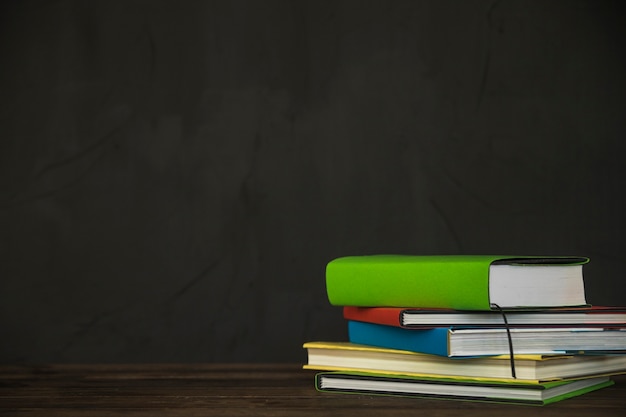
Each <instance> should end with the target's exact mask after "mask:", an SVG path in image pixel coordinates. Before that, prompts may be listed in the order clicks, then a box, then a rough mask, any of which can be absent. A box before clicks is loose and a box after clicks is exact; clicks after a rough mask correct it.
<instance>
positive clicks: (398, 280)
mask: <svg viewBox="0 0 626 417" xmlns="http://www.w3.org/2000/svg"><path fill="white" fill-rule="evenodd" d="M588 261H589V259H588V258H584V257H537V256H535V257H531V256H526V257H524V256H495V255H447V256H444V255H439V256H436V255H435V256H417V255H367V256H347V257H342V258H337V259H334V260H332V261H330V262H329V263H328V264H327V266H326V291H327V295H328V299H329V301H330V303H331V304H332V305H336V306H360V307H430V308H449V309H456V310H491V309H498V308H502V309H504V308H520V307H522V308H523V307H556V306H559V307H561V306H581V305H586V298H585V288H584V281H583V271H582V268H583V265H584V264H585V263H587V262H588Z"/></svg>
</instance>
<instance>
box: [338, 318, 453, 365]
mask: <svg viewBox="0 0 626 417" xmlns="http://www.w3.org/2000/svg"><path fill="white" fill-rule="evenodd" d="M448 333H449V329H448V328H447V327H435V328H432V329H420V330H408V329H402V328H400V327H393V326H385V325H382V324H374V323H366V322H359V321H352V320H349V321H348V338H349V340H350V342H352V343H356V344H360V345H369V346H377V347H381V348H388V349H399V350H408V351H411V352H418V353H427V354H431V355H439V356H446V357H447V356H449V351H448Z"/></svg>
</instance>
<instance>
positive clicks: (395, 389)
mask: <svg viewBox="0 0 626 417" xmlns="http://www.w3.org/2000/svg"><path fill="white" fill-rule="evenodd" d="M611 385H613V381H611V379H610V378H609V377H595V378H586V379H580V380H573V381H554V382H543V383H539V384H528V383H523V382H499V383H496V382H478V381H472V380H460V379H446V378H416V377H408V376H398V375H385V376H383V375H375V374H370V373H356V372H322V373H318V374H317V375H316V376H315V387H316V388H317V390H318V391H322V392H337V393H361V394H374V395H377V394H378V395H393V396H403V397H409V396H410V397H419V398H436V399H454V400H470V401H485V402H504V403H516V404H527V405H546V404H551V403H555V402H557V401H562V400H565V399H567V398H571V397H574V396H578V395H582V394H585V393H588V392H591V391H595V390H598V389H601V388H604V387H608V386H611Z"/></svg>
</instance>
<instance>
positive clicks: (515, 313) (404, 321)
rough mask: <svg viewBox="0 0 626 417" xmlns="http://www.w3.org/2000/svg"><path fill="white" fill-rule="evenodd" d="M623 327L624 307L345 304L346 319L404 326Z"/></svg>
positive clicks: (624, 324) (625, 317)
mask: <svg viewBox="0 0 626 417" xmlns="http://www.w3.org/2000/svg"><path fill="white" fill-rule="evenodd" d="M503 314H504V315H505V316H506V321H507V323H508V325H509V327H604V328H624V327H626V307H601V306H593V307H591V306H589V307H574V308H547V309H518V310H506V311H504V312H499V311H477V310H471V311H467V310H450V309H432V308H401V307H354V306H345V307H344V308H343V316H344V318H345V319H346V320H353V321H362V322H367V323H376V324H384V325H387V326H396V327H404V328H422V329H423V328H434V327H453V326H454V327H504V326H505V322H504V317H503Z"/></svg>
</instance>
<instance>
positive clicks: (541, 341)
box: [348, 320, 626, 357]
mask: <svg viewBox="0 0 626 417" xmlns="http://www.w3.org/2000/svg"><path fill="white" fill-rule="evenodd" d="M509 331H510V333H508V332H507V329H505V328H454V327H435V328H432V329H419V330H418V329H404V328H401V327H396V326H387V325H382V324H375V323H368V322H359V321H351V320H349V321H348V338H349V340H350V342H352V343H356V344H360V345H369V346H377V347H382V348H388V349H399V350H407V351H412V352H418V353H428V354H432V355H439V356H447V357H471V356H494V355H508V354H510V353H511V349H512V351H513V353H514V354H515V355H552V354H610V353H626V328H611V329H602V328H574V327H567V328H562V327H559V328H553V327H532V328H511V329H509ZM509 336H510V339H509Z"/></svg>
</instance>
